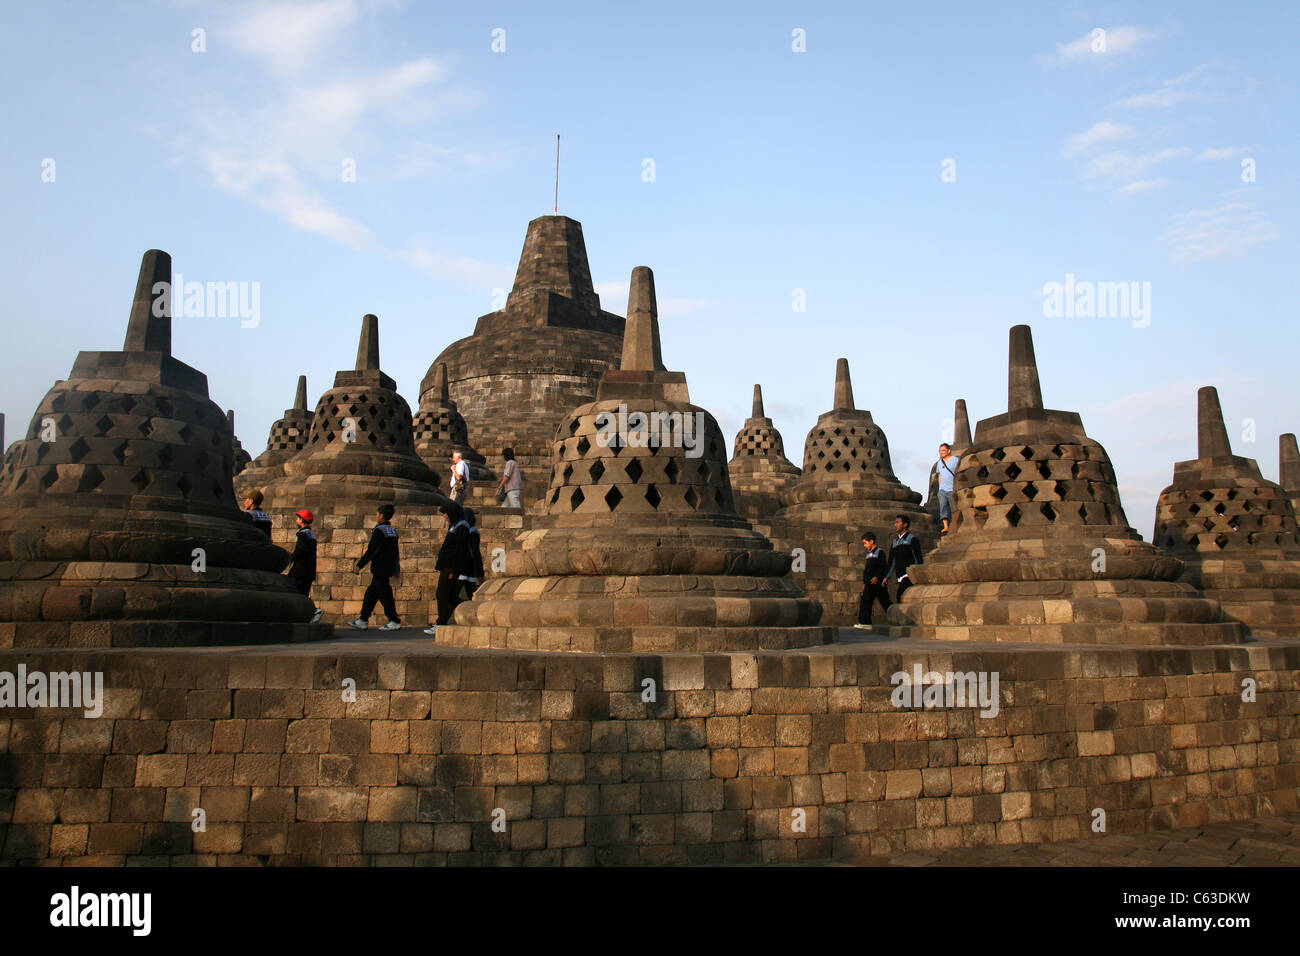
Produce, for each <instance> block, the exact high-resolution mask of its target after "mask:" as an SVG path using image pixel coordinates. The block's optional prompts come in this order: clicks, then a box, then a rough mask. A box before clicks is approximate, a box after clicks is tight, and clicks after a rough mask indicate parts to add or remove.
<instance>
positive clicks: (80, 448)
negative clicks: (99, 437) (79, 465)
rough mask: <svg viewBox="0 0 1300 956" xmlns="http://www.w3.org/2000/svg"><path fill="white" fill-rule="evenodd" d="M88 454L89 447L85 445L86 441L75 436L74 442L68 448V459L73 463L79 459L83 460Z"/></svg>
mask: <svg viewBox="0 0 1300 956" xmlns="http://www.w3.org/2000/svg"><path fill="white" fill-rule="evenodd" d="M89 453H90V446H89V445H87V444H86V440H85V439H84V438H82V437H81V436H80V435H78V436H77V440H76V441H74V442H73V443H72V444H71V445H70V446H68V457H70V458H71V459H72V461H74V462H79V461H81V459H83V458H85V457H86V455H87V454H89Z"/></svg>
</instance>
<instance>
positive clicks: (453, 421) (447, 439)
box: [412, 363, 496, 486]
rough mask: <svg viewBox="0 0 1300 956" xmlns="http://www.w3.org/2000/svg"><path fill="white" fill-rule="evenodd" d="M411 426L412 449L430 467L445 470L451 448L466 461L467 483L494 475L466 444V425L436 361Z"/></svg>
mask: <svg viewBox="0 0 1300 956" xmlns="http://www.w3.org/2000/svg"><path fill="white" fill-rule="evenodd" d="M412 427H413V429H414V435H415V453H416V454H417V455H419V456H420V458H422V459H423V460H424V463H425V464H426V465H428V466H429V467H430V468H432V469H433V470H434V471H436V472H438V473H440V474H449V471H448V470H449V467H450V463H451V455H452V452H457V451H458V452H460V455H461V457H462V458H464V459H465V461H466V462H467V463H468V464H469V477H470V482H471V486H473V483H475V482H491V481H493V480H494V479H495V477H496V476H495V475H493V474H492V470H491V469H490V468H488V465H487V459H486V458H484V457H483V456H482V455H480V454H479V453H478V452H476V451H475V450H474V449H473V448H471V447H470V444H469V427H468V426H467V425H466V424H465V417H464V416H463V415H461V413H460V410H459V409H457V408H456V403H455V402H454V401H452V399H451V394H450V392H449V391H448V389H447V366H446V365H445V364H441V363H440V364H439V365H437V367H435V368H434V372H433V383H432V385H431V387H430V388H429V389H427V390H426V391H425V392H424V399H423V401H422V402H421V404H420V410H419V411H418V412H416V413H415V421H414V422H413V424H412ZM448 482H450V476H449V477H448Z"/></svg>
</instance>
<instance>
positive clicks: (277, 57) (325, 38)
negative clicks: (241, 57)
mask: <svg viewBox="0 0 1300 956" xmlns="http://www.w3.org/2000/svg"><path fill="white" fill-rule="evenodd" d="M245 9H246V10H247V11H248V13H247V15H246V16H245V17H243V18H242V19H240V20H238V21H236V22H235V23H234V25H233V26H232V27H231V28H230V29H229V30H228V31H227V32H226V34H225V35H226V36H227V37H228V39H229V41H230V44H231V46H233V47H234V48H235V49H236V50H239V51H240V52H242V53H247V54H249V55H251V56H255V57H257V58H259V59H261V60H262V61H263V63H264V64H265V66H266V67H267V68H268V69H270V70H271V71H272V72H274V73H279V74H285V75H291V74H295V73H298V72H301V71H302V70H303V69H305V68H306V67H307V66H308V65H309V64H310V63H311V62H312V60H313V59H314V58H315V57H316V55H317V54H318V53H319V52H320V51H321V50H322V49H323V48H324V47H326V46H327V45H328V44H329V43H330V42H331V41H333V40H334V39H335V38H336V37H337V36H338V35H339V34H340V33H342V32H343V31H344V30H345V29H346V28H347V27H349V26H351V25H352V23H353V22H354V21H355V20H356V18H357V13H358V6H357V4H356V3H355V2H353V0H318V2H315V3H286V2H278V3H262V4H257V5H253V6H250V7H247V8H245Z"/></svg>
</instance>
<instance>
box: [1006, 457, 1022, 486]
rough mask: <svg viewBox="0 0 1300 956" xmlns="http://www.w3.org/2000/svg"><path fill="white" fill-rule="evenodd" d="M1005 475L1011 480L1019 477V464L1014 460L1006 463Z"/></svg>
mask: <svg viewBox="0 0 1300 956" xmlns="http://www.w3.org/2000/svg"><path fill="white" fill-rule="evenodd" d="M1007 477H1008V478H1010V479H1011V480H1012V481H1015V480H1016V479H1017V478H1019V477H1020V466H1019V465H1017V464H1016V463H1015V462H1014V461H1013V462H1012V463H1011V464H1009V465H1007Z"/></svg>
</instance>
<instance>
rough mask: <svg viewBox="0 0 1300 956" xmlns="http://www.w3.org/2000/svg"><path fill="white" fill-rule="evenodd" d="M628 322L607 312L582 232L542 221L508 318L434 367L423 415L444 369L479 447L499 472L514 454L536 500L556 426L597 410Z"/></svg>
mask: <svg viewBox="0 0 1300 956" xmlns="http://www.w3.org/2000/svg"><path fill="white" fill-rule="evenodd" d="M623 322H624V320H623V318H622V317H621V316H617V315H614V314H612V313H609V312H605V311H602V310H601V308H600V297H599V296H598V295H597V294H596V290H595V288H594V286H593V285H592V281H591V268H590V266H589V265H588V263H587V247H586V243H585V242H584V241H583V236H582V224H581V223H579V222H577V221H576V220H573V219H570V218H568V217H567V216H542V217H540V218H538V219H534V220H533V221H532V222H530V223H529V224H528V234H527V236H526V237H525V238H524V248H523V252H521V253H520V256H519V269H518V271H517V272H516V273H515V283H514V287H513V288H512V289H511V290H510V295H509V297H508V298H507V299H506V305H505V308H504V309H502V310H500V311H498V312H492V313H489V314H487V315H484V316H481V317H480V318H479V320H478V322H477V324H476V325H475V327H474V333H473V334H472V335H470V336H468V337H466V338H463V339H460V340H458V341H456V342H453V343H452V344H451V345H449V346H447V347H446V348H445V349H443V350H442V352H441V354H439V355H438V357H437V358H435V359H434V360H433V364H431V365H430V366H429V372H428V374H427V375H426V376H425V378H424V381H423V382H422V383H421V384H420V406H421V408H424V407H425V406H427V405H428V404H429V403H430V402H436V401H438V400H439V396H438V392H439V390H440V388H441V386H440V384H439V382H438V368H439V366H442V365H445V366H446V367H447V372H446V374H447V385H448V388H449V390H450V396H451V398H452V400H454V401H455V403H456V406H457V408H458V409H459V410H460V414H461V415H462V416H464V419H465V422H466V424H467V426H468V430H469V434H470V435H472V436H473V439H474V443H475V446H476V447H477V448H478V449H479V450H480V451H481V452H483V453H484V454H485V455H487V456H488V457H489V460H490V461H491V462H492V464H493V466H494V467H496V466H498V465H499V458H498V456H499V455H500V454H501V449H502V448H504V447H513V448H514V450H515V458H516V460H517V461H518V462H519V467H520V468H521V469H522V470H523V473H524V478H525V486H524V494H525V499H526V500H530V499H535V498H536V497H537V496H538V493H539V492H540V490H541V487H542V481H543V479H544V476H545V475H546V473H547V471H548V470H549V468H550V464H551V461H550V458H551V442H552V439H553V438H554V436H555V426H556V424H557V423H558V422H559V421H560V419H561V418H563V417H564V416H565V415H566V414H567V413H568V412H569V411H570V410H571V409H572V408H574V407H575V406H577V405H581V404H583V403H584V402H589V401H591V400H592V398H593V397H594V396H595V394H596V384H597V382H599V381H600V376H601V375H602V374H603V373H604V372H605V371H607V370H609V369H611V368H615V367H617V364H618V358H619V352H620V350H621V348H622V345H623Z"/></svg>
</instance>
